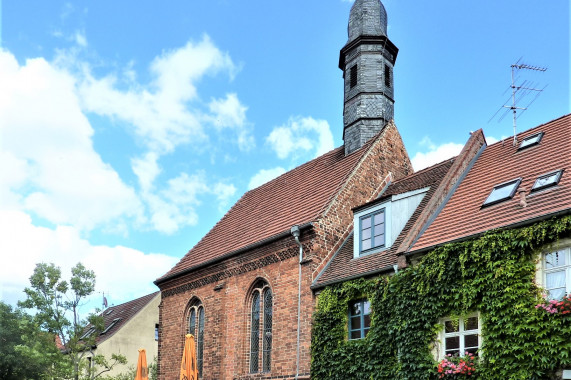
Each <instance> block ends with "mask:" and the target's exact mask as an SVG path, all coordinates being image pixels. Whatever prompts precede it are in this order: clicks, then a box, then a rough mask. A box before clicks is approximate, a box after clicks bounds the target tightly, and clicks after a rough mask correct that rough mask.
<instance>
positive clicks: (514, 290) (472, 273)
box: [311, 216, 571, 380]
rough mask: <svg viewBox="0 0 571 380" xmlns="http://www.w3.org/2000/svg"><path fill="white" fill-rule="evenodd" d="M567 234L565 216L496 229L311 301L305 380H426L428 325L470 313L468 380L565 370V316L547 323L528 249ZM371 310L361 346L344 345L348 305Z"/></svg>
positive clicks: (570, 357)
mask: <svg viewBox="0 0 571 380" xmlns="http://www.w3.org/2000/svg"><path fill="white" fill-rule="evenodd" d="M570 233H571V217H569V216H566V217H562V218H556V219H551V220H548V221H543V222H540V223H537V224H534V225H533V226H530V227H525V228H520V229H512V230H496V231H490V232H488V233H486V234H485V235H484V236H482V237H480V238H478V239H474V240H470V241H465V242H460V243H454V244H448V245H445V246H442V247H438V248H437V249H435V250H433V251H431V252H429V253H428V254H426V255H425V256H424V257H423V258H422V259H421V260H420V262H419V263H418V264H417V265H414V266H412V267H410V268H408V269H406V270H401V271H400V272H399V273H398V274H396V275H394V276H391V277H383V278H376V279H370V280H364V279H358V280H355V281H350V282H346V283H342V284H337V285H333V286H330V287H327V288H325V289H324V290H323V291H322V292H321V293H320V295H319V299H318V305H317V310H316V313H315V315H314V322H313V333H312V344H311V352H312V364H311V372H312V379H329V380H335V379H347V378H359V379H415V380H417V379H436V378H438V375H437V372H436V368H437V363H436V362H435V360H434V358H433V356H432V353H431V348H432V346H433V344H434V342H435V341H436V339H437V333H438V331H439V328H440V327H439V324H438V321H439V319H440V318H443V317H446V316H461V315H465V314H467V313H468V312H469V311H476V310H477V311H479V312H480V317H481V320H482V328H481V333H482V339H483V347H482V351H481V352H482V354H483V355H482V363H481V365H479V370H478V371H477V373H476V374H475V375H473V377H474V378H478V379H490V380H491V379H546V378H549V377H550V376H552V374H553V373H554V371H556V370H557V369H559V368H562V367H571V317H569V315H563V314H550V313H547V312H546V311H545V310H543V309H542V308H539V309H538V308H536V307H535V305H537V304H538V303H541V302H542V300H543V299H542V298H541V294H540V289H538V288H537V287H536V285H535V283H534V278H535V271H536V262H537V260H538V259H539V253H540V252H539V251H538V249H539V248H541V247H542V246H545V245H546V244H549V243H553V242H555V241H557V240H558V239H559V238H560V237H564V236H569V234H570ZM363 296H365V297H367V298H368V299H369V300H370V301H371V307H372V325H371V330H370V331H369V333H368V335H367V337H366V338H365V339H362V340H358V341H349V340H347V323H348V302H349V301H350V300H352V299H356V298H359V297H363Z"/></svg>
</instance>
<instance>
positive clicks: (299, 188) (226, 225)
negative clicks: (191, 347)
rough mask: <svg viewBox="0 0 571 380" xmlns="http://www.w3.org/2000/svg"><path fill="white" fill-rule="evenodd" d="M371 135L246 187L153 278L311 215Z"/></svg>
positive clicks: (308, 219) (326, 199)
mask: <svg viewBox="0 0 571 380" xmlns="http://www.w3.org/2000/svg"><path fill="white" fill-rule="evenodd" d="M375 140H376V139H372V140H370V141H369V142H368V143H367V144H365V145H364V146H363V147H362V148H360V149H359V150H357V151H355V152H353V153H352V154H350V155H348V156H345V153H344V148H343V146H341V147H339V148H336V149H334V150H332V151H330V152H328V153H325V154H324V155H322V156H320V157H318V158H316V159H314V160H312V161H309V162H307V163H305V164H303V165H301V166H298V167H297V168H295V169H293V170H291V171H289V172H287V173H285V174H282V175H281V176H279V177H277V178H275V179H274V180H272V181H270V182H267V183H265V184H263V185H261V186H260V187H257V188H255V189H253V190H250V191H248V192H247V193H245V194H244V195H243V196H242V198H240V200H239V201H238V202H237V203H236V204H235V205H234V206H233V207H232V208H231V209H230V210H229V211H228V212H227V213H226V215H224V217H223V218H222V219H221V220H220V221H219V222H218V223H217V224H216V225H215V226H214V227H213V228H212V229H211V230H210V231H209V232H208V233H207V234H206V235H205V236H204V237H203V238H202V240H200V241H199V242H198V243H197V244H196V245H195V246H194V247H193V248H192V249H191V250H190V251H189V252H188V253H187V254H186V255H185V256H184V257H183V258H182V259H181V260H180V261H179V262H178V264H176V265H175V266H174V267H173V268H172V269H171V270H170V271H169V272H168V273H167V274H165V275H164V276H163V277H161V278H159V279H158V280H157V281H158V282H160V281H161V280H165V279H167V278H169V277H171V276H173V275H176V274H178V273H180V272H183V271H186V270H189V269H190V268H196V267H197V266H201V265H203V264H205V263H208V262H211V261H214V260H217V259H220V258H222V257H225V256H226V255H228V254H231V253H232V252H236V251H239V250H240V249H244V248H247V247H248V246H250V245H253V244H255V243H257V242H260V241H264V240H265V239H270V238H272V237H273V236H276V235H279V234H280V233H284V232H287V231H289V229H290V228H291V226H293V225H296V224H297V225H302V224H306V223H309V222H312V221H315V220H316V219H317V218H318V217H319V215H320V214H321V213H322V212H323V210H324V208H325V207H326V206H327V205H328V204H329V203H330V201H331V199H333V197H334V196H335V194H337V192H338V190H339V188H340V187H341V186H342V185H343V183H344V182H345V179H346V178H347V176H348V175H349V174H350V173H351V172H352V170H353V169H354V168H355V167H356V165H357V164H358V163H359V160H360V159H361V158H362V157H363V156H364V154H365V153H366V152H367V151H368V148H369V147H370V146H371V144H372V143H373V141H375Z"/></svg>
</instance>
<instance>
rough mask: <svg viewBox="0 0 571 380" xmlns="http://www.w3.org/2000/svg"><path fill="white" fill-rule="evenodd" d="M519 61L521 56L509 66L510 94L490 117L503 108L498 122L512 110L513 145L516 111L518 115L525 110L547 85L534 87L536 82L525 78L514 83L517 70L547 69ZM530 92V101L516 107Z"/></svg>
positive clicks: (514, 142)
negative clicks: (531, 95) (523, 105)
mask: <svg viewBox="0 0 571 380" xmlns="http://www.w3.org/2000/svg"><path fill="white" fill-rule="evenodd" d="M520 61H521V58H520V59H518V61H517V62H516V63H514V64H513V65H511V66H510V67H511V85H510V87H509V88H511V90H512V94H511V96H510V98H509V99H508V100H506V102H505V103H504V105H503V106H502V107H500V109H499V110H498V111H496V113H495V114H494V116H492V118H491V119H490V120H492V119H493V118H494V117H495V116H496V115H497V114H498V112H499V111H500V110H501V109H503V108H505V109H506V112H505V113H504V114H503V115H502V116H501V117H500V118H499V120H498V122H500V121H502V120H503V119H504V117H505V116H506V115H507V113H509V111H510V110H511V111H512V115H513V130H514V137H513V144H514V146H516V145H517V138H516V126H517V124H516V119H517V118H518V117H519V116H518V114H517V111H518V110H521V112H520V114H519V115H521V114H522V113H523V112H524V111H525V110H527V109H528V107H529V106H530V105H531V104H532V103H533V102H534V101H535V99H537V97H538V96H539V95H540V94H541V92H542V91H543V90H544V89H545V87H547V86H544V87H543V88H536V87H537V84H535V83H530V82H528V81H527V80H524V81H523V82H522V83H521V84H520V85H518V84H516V82H517V79H518V78H516V73H517V71H518V70H532V71H539V72H544V71H546V70H547V68H546V67H539V66H532V65H528V64H525V63H520ZM531 93H535V97H534V98H533V99H532V100H531V101H530V102H528V103H527V105H526V106H525V107H518V106H517V102H518V101H522V100H523V98H524V97H526V96H527V95H529V94H531ZM510 100H511V105H509V103H510Z"/></svg>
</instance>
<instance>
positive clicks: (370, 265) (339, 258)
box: [312, 159, 454, 289]
mask: <svg viewBox="0 0 571 380" xmlns="http://www.w3.org/2000/svg"><path fill="white" fill-rule="evenodd" d="M453 163H454V159H449V160H446V161H444V162H441V163H439V164H436V165H434V166H431V167H429V168H426V169H424V170H421V171H418V172H416V173H414V174H411V175H409V176H407V177H405V178H403V179H401V180H399V181H396V182H393V183H392V184H391V185H389V186H388V187H387V189H386V190H385V192H384V193H383V194H382V195H381V197H379V198H378V199H376V200H374V201H372V202H369V203H367V204H366V205H371V204H373V203H378V202H383V200H385V199H387V198H388V197H390V196H392V195H397V194H403V193H407V192H409V191H413V190H418V189H422V188H425V187H429V188H430V189H429V190H428V192H427V193H426V195H425V196H424V198H423V199H422V201H421V202H420V204H419V205H418V207H417V208H416V210H415V211H414V213H413V214H412V216H411V218H410V219H409V220H408V222H407V223H406V225H405V227H404V228H403V230H402V231H401V233H400V234H399V236H398V237H397V239H396V240H395V242H394V243H393V245H392V246H391V248H389V249H387V250H386V251H382V252H378V253H373V254H370V255H367V256H362V257H359V258H356V259H355V258H353V234H351V235H350V236H349V237H348V238H347V240H346V241H345V242H344V243H343V245H342V246H341V248H339V250H338V251H337V252H336V253H335V255H334V257H333V258H332V259H331V262H330V263H329V264H328V266H327V267H326V268H325V269H324V270H323V271H322V273H321V274H320V276H319V277H318V278H317V279H316V281H315V282H314V284H313V285H312V288H314V289H315V288H320V287H323V286H325V285H328V284H332V283H336V282H340V281H344V280H348V279H351V278H355V277H361V276H366V275H368V274H374V273H379V272H380V271H383V270H386V269H387V268H392V266H393V265H394V264H396V263H397V260H398V255H397V252H396V251H397V248H398V247H399V245H400V243H401V241H402V240H403V239H404V237H405V236H406V235H407V233H408V232H409V230H410V228H411V227H412V226H413V224H414V223H415V221H416V219H417V218H418V216H419V215H420V214H421V212H422V210H423V209H424V207H425V206H426V204H427V203H428V201H429V200H430V198H431V197H432V195H433V194H434V193H435V191H436V189H437V188H438V185H439V184H440V182H441V181H442V179H443V178H444V176H445V175H446V173H448V171H449V170H450V168H451V167H452V165H453ZM363 206H365V205H363ZM363 206H359V208H360V207H363Z"/></svg>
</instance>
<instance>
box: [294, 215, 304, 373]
mask: <svg viewBox="0 0 571 380" xmlns="http://www.w3.org/2000/svg"><path fill="white" fill-rule="evenodd" d="M291 234H292V235H293V237H294V239H295V242H296V243H297V244H298V245H299V265H298V267H299V279H298V289H297V344H296V358H295V379H296V380H297V379H298V377H299V335H300V324H301V261H302V260H303V247H302V245H301V242H300V241H299V235H300V230H299V226H297V225H296V226H293V227H291Z"/></svg>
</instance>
